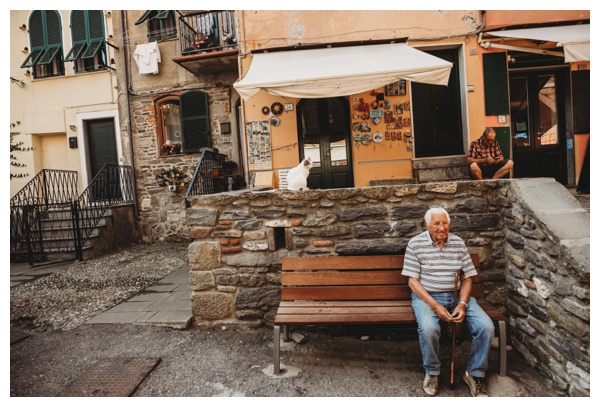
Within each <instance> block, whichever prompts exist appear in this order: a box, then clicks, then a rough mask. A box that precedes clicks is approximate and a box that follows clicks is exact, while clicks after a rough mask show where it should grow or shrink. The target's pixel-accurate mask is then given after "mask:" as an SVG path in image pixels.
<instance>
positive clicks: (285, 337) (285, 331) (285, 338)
mask: <svg viewBox="0 0 600 407" xmlns="http://www.w3.org/2000/svg"><path fill="white" fill-rule="evenodd" d="M283 341H284V342H289V341H290V326H289V325H284V326H283Z"/></svg>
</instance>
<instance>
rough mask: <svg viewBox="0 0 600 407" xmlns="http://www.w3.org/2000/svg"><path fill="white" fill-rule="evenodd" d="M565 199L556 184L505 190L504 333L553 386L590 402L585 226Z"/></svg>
mask: <svg viewBox="0 0 600 407" xmlns="http://www.w3.org/2000/svg"><path fill="white" fill-rule="evenodd" d="M559 188H560V189H559ZM565 191H566V190H565V189H564V188H562V186H560V187H559V186H557V183H556V182H554V180H552V181H548V180H541V181H540V180H535V181H533V180H524V181H517V182H514V183H513V185H512V187H511V189H510V194H509V196H510V199H511V201H512V202H513V204H512V209H511V210H510V211H509V212H507V213H506V217H505V219H504V222H505V224H506V258H507V261H508V267H507V275H506V286H507V291H508V297H507V300H506V306H507V309H508V311H509V312H508V315H509V327H510V329H509V332H510V333H511V340H512V343H513V345H514V347H515V348H516V349H517V350H518V351H519V352H520V353H521V354H522V355H523V356H524V357H525V359H526V360H527V361H528V362H529V363H530V364H531V365H532V366H536V367H537V368H538V369H539V370H540V371H541V372H542V373H544V374H545V375H546V376H547V377H548V378H550V379H551V380H552V382H553V383H554V385H556V386H557V387H559V388H560V389H561V390H563V391H565V393H566V394H569V395H571V396H589V394H590V267H589V225H590V224H589V220H590V219H589V213H587V211H585V210H584V209H582V208H581V207H580V205H579V204H578V203H577V202H575V199H574V198H573V197H572V196H570V194H569V193H568V192H565Z"/></svg>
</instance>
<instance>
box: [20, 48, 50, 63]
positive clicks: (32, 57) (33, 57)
mask: <svg viewBox="0 0 600 407" xmlns="http://www.w3.org/2000/svg"><path fill="white" fill-rule="evenodd" d="M44 52H45V49H43V48H42V49H36V50H34V51H31V52H30V53H29V56H27V58H26V59H25V62H23V63H22V64H21V68H31V67H33V66H34V65H35V64H37V61H38V59H39V58H40V57H41V56H42V54H43V53H44Z"/></svg>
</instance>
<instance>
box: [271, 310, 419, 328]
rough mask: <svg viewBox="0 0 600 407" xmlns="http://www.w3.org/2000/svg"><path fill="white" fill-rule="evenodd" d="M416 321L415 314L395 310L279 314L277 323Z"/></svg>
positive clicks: (315, 323)
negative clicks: (368, 312)
mask: <svg viewBox="0 0 600 407" xmlns="http://www.w3.org/2000/svg"><path fill="white" fill-rule="evenodd" d="M413 321H414V314H410V313H402V312H394V313H389V314H381V313H372V314H321V315H318V314H317V315H305V314H302V315H279V314H278V315H277V316H276V317H275V324H277V325H313V324H314V325H318V324H384V323H385V324H394V323H399V324H400V323H408V322H413Z"/></svg>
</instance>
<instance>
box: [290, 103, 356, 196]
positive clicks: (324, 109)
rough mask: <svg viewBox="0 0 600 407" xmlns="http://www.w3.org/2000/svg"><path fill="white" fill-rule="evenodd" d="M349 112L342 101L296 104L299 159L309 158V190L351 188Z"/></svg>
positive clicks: (352, 184) (352, 183)
mask: <svg viewBox="0 0 600 407" xmlns="http://www.w3.org/2000/svg"><path fill="white" fill-rule="evenodd" d="M349 114H350V109H349V105H348V101H347V100H346V99H345V98H343V97H339V98H328V99H305V100H303V101H301V102H300V103H298V135H299V136H298V144H299V149H300V155H301V156H300V159H304V158H308V157H310V158H311V159H312V162H313V168H312V169H311V171H310V175H309V177H308V187H309V188H310V189H332V188H347V187H352V186H354V177H353V175H352V157H351V155H350V153H351V144H350V116H349Z"/></svg>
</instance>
